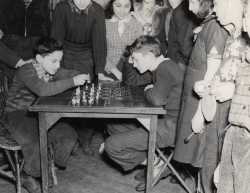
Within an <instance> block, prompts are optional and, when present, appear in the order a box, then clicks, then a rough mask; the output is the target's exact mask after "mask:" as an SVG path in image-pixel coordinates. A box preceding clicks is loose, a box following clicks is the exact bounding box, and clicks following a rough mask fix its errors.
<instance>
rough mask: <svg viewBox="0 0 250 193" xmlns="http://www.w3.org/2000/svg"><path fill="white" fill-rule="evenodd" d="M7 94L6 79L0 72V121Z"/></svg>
mask: <svg viewBox="0 0 250 193" xmlns="http://www.w3.org/2000/svg"><path fill="white" fill-rule="evenodd" d="M7 92H8V79H7V76H6V74H5V73H4V72H3V71H0V119H1V118H2V117H3V113H4V108H5V104H6V98H7Z"/></svg>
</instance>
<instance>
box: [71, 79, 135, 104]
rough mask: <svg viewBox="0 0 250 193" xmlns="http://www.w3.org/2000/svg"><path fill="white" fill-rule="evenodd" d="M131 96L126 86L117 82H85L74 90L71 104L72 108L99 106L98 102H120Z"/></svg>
mask: <svg viewBox="0 0 250 193" xmlns="http://www.w3.org/2000/svg"><path fill="white" fill-rule="evenodd" d="M129 96H131V93H130V89H129V88H128V86H125V85H123V84H122V83H121V82H119V81H115V82H105V81H104V82H98V83H90V82H85V84H84V85H82V86H79V87H77V88H75V89H74V91H73V94H72V97H71V104H72V105H73V106H91V105H95V104H100V101H108V100H122V99H124V98H126V97H129Z"/></svg>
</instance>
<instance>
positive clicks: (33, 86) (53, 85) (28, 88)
mask: <svg viewBox="0 0 250 193" xmlns="http://www.w3.org/2000/svg"><path fill="white" fill-rule="evenodd" d="M76 73H77V72H76V71H72V70H65V69H59V70H58V72H57V73H56V75H55V76H54V79H55V80H56V81H51V82H45V81H44V80H42V79H40V78H39V77H38V75H37V72H36V69H35V68H34V66H33V64H26V65H24V66H22V67H20V68H19V69H18V70H17V72H16V75H15V77H14V80H13V84H12V86H11V88H10V90H9V92H8V97H7V102H6V107H5V112H12V111H16V110H27V109H28V107H29V106H30V105H31V104H32V103H33V102H34V101H35V99H36V98H37V97H38V96H52V95H56V94H59V93H61V92H63V91H65V90H67V89H69V88H71V87H74V82H73V79H72V78H71V77H73V75H75V74H76ZM62 77H64V79H62V80H60V79H61V78H62ZM57 79H58V80H57Z"/></svg>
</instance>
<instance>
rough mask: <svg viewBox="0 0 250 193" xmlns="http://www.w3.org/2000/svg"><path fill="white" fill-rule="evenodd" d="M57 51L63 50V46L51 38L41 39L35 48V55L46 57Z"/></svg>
mask: <svg viewBox="0 0 250 193" xmlns="http://www.w3.org/2000/svg"><path fill="white" fill-rule="evenodd" d="M56 50H62V44H61V43H60V42H59V41H57V40H55V39H53V38H49V37H44V38H40V39H39V40H38V41H37V43H36V45H35V48H34V54H35V55H36V54H41V55H45V54H48V53H51V52H54V51H56Z"/></svg>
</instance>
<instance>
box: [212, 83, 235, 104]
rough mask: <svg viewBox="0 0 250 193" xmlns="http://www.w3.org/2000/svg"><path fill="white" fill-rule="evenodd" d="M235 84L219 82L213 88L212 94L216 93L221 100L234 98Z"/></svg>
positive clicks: (216, 96) (217, 98)
mask: <svg viewBox="0 0 250 193" xmlns="http://www.w3.org/2000/svg"><path fill="white" fill-rule="evenodd" d="M234 90H235V84H234V83H233V82H218V83H216V84H214V85H213V86H212V88H211V91H210V92H211V94H213V95H215V98H216V100H217V101H219V102H225V101H227V100H230V99H232V97H233V95H234Z"/></svg>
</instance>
